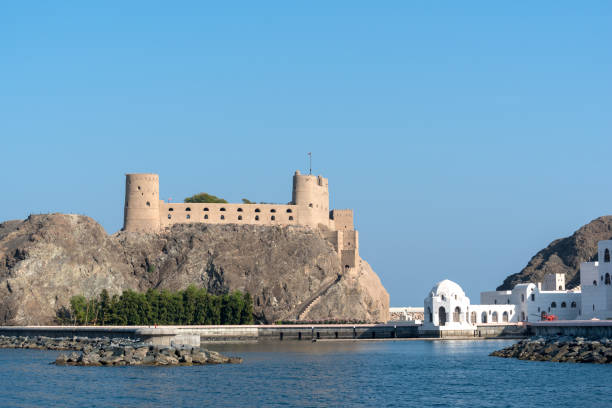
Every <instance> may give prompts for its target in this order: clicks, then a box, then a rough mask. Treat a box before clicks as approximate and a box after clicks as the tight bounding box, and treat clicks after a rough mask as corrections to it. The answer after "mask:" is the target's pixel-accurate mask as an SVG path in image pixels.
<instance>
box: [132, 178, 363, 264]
mask: <svg viewBox="0 0 612 408" xmlns="http://www.w3.org/2000/svg"><path fill="white" fill-rule="evenodd" d="M193 223H204V224H245V225H266V226H289V225H299V226H305V227H310V228H312V229H318V230H319V231H321V232H322V233H323V234H324V235H325V237H326V238H327V239H328V240H329V241H330V242H331V243H332V244H333V246H334V248H335V249H336V251H337V252H338V257H339V259H340V262H341V264H342V265H343V266H344V268H345V269H349V268H354V267H355V266H356V265H357V264H358V259H359V235H358V232H357V231H356V230H355V228H354V226H353V210H331V211H330V209H329V187H328V181H327V179H326V178H324V177H322V176H313V175H305V174H300V172H299V171H296V172H295V174H294V175H293V192H292V199H291V202H290V203H289V204H226V203H166V202H164V201H163V200H160V199H159V176H158V175H157V174H151V173H146V174H144V173H139V174H126V177H125V208H124V223H123V230H124V231H134V232H149V233H155V232H159V231H161V230H163V229H165V228H168V227H171V226H172V225H175V224H193Z"/></svg>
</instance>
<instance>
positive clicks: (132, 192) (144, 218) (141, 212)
mask: <svg viewBox="0 0 612 408" xmlns="http://www.w3.org/2000/svg"><path fill="white" fill-rule="evenodd" d="M123 214H124V217H123V230H124V231H142V232H156V231H159V228H160V227H159V176H158V175H157V174H150V173H141V174H126V175H125V208H124V213H123Z"/></svg>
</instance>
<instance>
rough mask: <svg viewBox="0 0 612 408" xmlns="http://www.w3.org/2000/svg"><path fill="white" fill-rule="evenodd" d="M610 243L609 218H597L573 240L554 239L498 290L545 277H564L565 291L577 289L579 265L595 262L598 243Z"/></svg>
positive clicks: (578, 232) (572, 238)
mask: <svg viewBox="0 0 612 408" xmlns="http://www.w3.org/2000/svg"><path fill="white" fill-rule="evenodd" d="M607 239H612V216H605V217H600V218H597V219H595V220H593V221H591V222H590V223H588V224H587V225H585V226H583V227H581V228H580V229H578V231H576V232H574V234H572V236H570V237H567V238H561V239H557V240H555V241H553V242H551V243H550V245H548V246H547V247H546V248H544V249H542V250H541V251H540V252H538V253H537V254H536V255H535V256H534V257H533V258H531V260H530V261H529V263H528V264H527V266H526V267H525V268H524V269H523V270H522V271H520V272H519V273H515V274H514V275H510V276H508V277H507V278H506V279H505V280H504V283H503V284H502V285H500V286H499V287H498V288H497V290H510V289H512V288H513V287H514V285H516V284H518V283H525V282H533V283H536V282H541V281H542V279H543V277H544V275H545V274H547V273H564V274H565V281H566V282H567V285H566V287H567V288H568V289H571V288H574V287H576V286H578V285H580V263H581V262H587V261H597V242H599V241H602V240H607Z"/></svg>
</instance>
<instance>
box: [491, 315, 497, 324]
mask: <svg viewBox="0 0 612 408" xmlns="http://www.w3.org/2000/svg"><path fill="white" fill-rule="evenodd" d="M491 322H493V323H497V312H493V315H491Z"/></svg>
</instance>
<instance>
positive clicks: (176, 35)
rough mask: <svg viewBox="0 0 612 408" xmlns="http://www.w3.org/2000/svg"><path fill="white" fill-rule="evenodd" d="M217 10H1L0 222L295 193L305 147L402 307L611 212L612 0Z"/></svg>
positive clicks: (117, 6)
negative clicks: (154, 184) (149, 191)
mask: <svg viewBox="0 0 612 408" xmlns="http://www.w3.org/2000/svg"><path fill="white" fill-rule="evenodd" d="M125 3H129V4H127V5H126V4H125ZM210 3H212V2H210ZM210 3H209V4H206V2H197V1H194V2H187V1H185V2H167V1H142V2H137V1H131V2H97V3H96V4H94V3H93V2H82V1H73V2H61V1H57V2H48V1H41V2H38V3H37V2H17V1H15V2H12V3H10V2H2V4H0V78H1V79H0V137H1V141H0V158H1V159H0V180H1V181H2V200H1V203H0V219H2V220H8V219H20V218H25V217H27V216H28V214H30V213H46V212H71V213H81V214H87V215H89V216H91V217H93V218H94V219H96V220H97V221H99V222H100V223H101V224H102V225H103V226H104V228H106V230H107V231H108V232H110V233H113V232H115V231H117V230H118V229H119V228H121V225H122V214H123V213H122V211H123V199H124V195H123V194H124V190H123V189H124V173H128V172H155V173H159V174H160V180H161V190H160V191H161V195H162V197H163V198H164V199H166V198H168V197H172V198H174V199H175V200H177V199H182V198H184V197H186V196H188V195H191V194H193V193H197V192H201V191H206V192H210V193H212V194H216V195H219V196H222V197H225V198H226V199H228V200H231V201H238V200H240V198H242V197H247V198H249V199H251V200H257V201H269V202H287V201H289V200H290V199H291V176H292V174H293V171H294V170H296V169H300V170H302V171H304V170H306V168H307V156H306V154H307V152H309V151H312V152H313V155H314V160H313V161H314V163H313V165H314V171H315V172H316V173H317V174H319V173H320V174H323V175H324V176H326V177H328V178H329V180H330V189H331V192H332V198H331V200H332V203H331V204H332V207H335V208H354V209H355V212H356V215H355V218H356V224H357V227H358V229H359V230H360V240H361V254H362V256H363V257H364V258H365V259H366V260H367V261H368V262H370V264H371V265H372V266H373V268H374V270H375V271H376V272H377V273H378V274H379V276H380V277H381V279H382V282H383V284H384V286H385V287H386V288H387V290H388V291H389V293H390V295H391V304H392V305H394V306H400V305H422V302H423V298H424V297H425V295H426V294H427V291H428V290H429V289H430V288H431V287H432V286H433V285H434V283H435V282H436V281H438V280H441V279H444V278H450V279H452V280H455V281H457V282H458V283H459V284H461V285H462V286H463V287H464V289H466V291H467V294H468V296H471V298H472V300H473V301H475V302H477V301H478V295H479V292H480V291H482V290H492V289H494V288H495V287H496V286H497V285H499V284H500V283H501V282H502V280H503V279H504V277H505V276H507V275H508V274H511V273H514V272H517V271H519V270H520V269H521V268H522V267H523V266H525V264H526V263H527V262H528V261H529V259H530V257H531V256H532V255H534V254H535V253H536V251H538V250H539V249H541V248H542V247H544V246H546V245H547V244H548V243H549V242H550V241H551V240H553V239H555V238H558V237H562V236H567V235H569V234H571V233H572V232H573V231H574V230H575V229H576V228H578V227H579V226H581V225H582V224H584V223H586V222H588V221H590V220H591V219H593V218H596V217H598V216H601V215H606V214H610V213H611V212H612V132H611V131H612V75H611V73H612V46H611V42H610V41H611V39H612V24H611V21H612V20H611V17H612V3H611V2H608V1H600V2H598V1H589V2H576V1H541V2H531V1H524V2H518V1H517V2H491V1H482V2H429V1H424V2H406V1H397V2H392V1H391V2H359V1H347V2H340V1H337V2H329V1H313V2H287V1H278V2H252V1H249V2H243V3H240V2H232V3H228V2H217V3H218V4H224V5H223V6H221V7H219V6H217V5H214V6H213V5H210Z"/></svg>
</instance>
